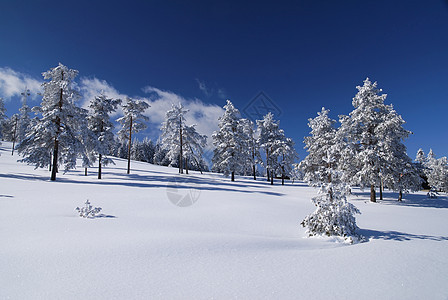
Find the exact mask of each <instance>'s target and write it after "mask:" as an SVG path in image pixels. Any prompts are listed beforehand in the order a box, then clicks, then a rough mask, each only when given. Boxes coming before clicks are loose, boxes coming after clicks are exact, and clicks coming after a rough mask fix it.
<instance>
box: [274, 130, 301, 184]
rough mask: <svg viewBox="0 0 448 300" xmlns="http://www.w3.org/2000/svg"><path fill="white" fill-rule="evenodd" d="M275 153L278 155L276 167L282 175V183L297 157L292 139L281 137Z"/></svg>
mask: <svg viewBox="0 0 448 300" xmlns="http://www.w3.org/2000/svg"><path fill="white" fill-rule="evenodd" d="M275 154H276V155H278V157H279V162H278V169H279V172H280V174H281V175H282V185H284V184H285V177H286V176H288V175H289V174H291V172H292V169H293V164H294V162H295V161H296V159H297V158H298V155H297V152H296V149H294V141H293V140H292V139H290V138H286V137H285V138H284V139H282V140H281V141H280V144H279V146H278V147H277V150H276V153H275Z"/></svg>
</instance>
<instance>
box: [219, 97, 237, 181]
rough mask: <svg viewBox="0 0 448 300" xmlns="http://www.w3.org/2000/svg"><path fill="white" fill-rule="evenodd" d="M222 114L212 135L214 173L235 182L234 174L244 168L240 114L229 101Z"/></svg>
mask: <svg viewBox="0 0 448 300" xmlns="http://www.w3.org/2000/svg"><path fill="white" fill-rule="evenodd" d="M224 110H225V111H224V114H223V115H222V116H221V117H220V118H219V123H218V130H217V131H215V132H214V133H213V134H212V139H213V145H214V146H215V149H214V150H213V158H212V162H213V167H212V170H213V171H215V172H220V173H224V175H226V176H228V175H229V174H230V175H231V181H235V173H239V172H240V171H241V170H242V168H244V156H243V155H241V153H244V150H245V149H244V143H243V137H244V134H243V133H242V131H241V128H242V127H241V126H240V125H239V122H240V117H241V116H240V112H239V110H238V109H236V108H235V106H233V104H232V102H230V100H227V104H226V105H224Z"/></svg>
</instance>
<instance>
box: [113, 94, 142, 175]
mask: <svg viewBox="0 0 448 300" xmlns="http://www.w3.org/2000/svg"><path fill="white" fill-rule="evenodd" d="M148 108H149V105H148V103H146V102H145V101H141V100H134V99H132V98H129V97H126V100H125V104H123V105H122V109H123V114H124V115H123V117H121V118H118V119H117V121H118V122H119V123H120V124H121V125H122V128H121V129H120V131H118V137H119V139H120V141H121V142H122V143H124V142H125V141H127V142H128V154H127V158H128V169H127V173H128V174H129V173H130V172H131V146H132V133H137V132H139V131H141V130H144V129H146V124H145V123H144V121H147V120H149V118H148V117H147V116H145V115H143V113H144V111H145V110H146V109H148Z"/></svg>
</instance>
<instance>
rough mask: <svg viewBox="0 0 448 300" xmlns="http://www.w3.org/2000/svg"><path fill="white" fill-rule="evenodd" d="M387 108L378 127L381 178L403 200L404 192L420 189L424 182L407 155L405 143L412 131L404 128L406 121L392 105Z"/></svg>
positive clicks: (399, 199)
mask: <svg viewBox="0 0 448 300" xmlns="http://www.w3.org/2000/svg"><path fill="white" fill-rule="evenodd" d="M386 109H387V110H388V112H387V115H386V116H385V117H384V120H383V122H382V123H381V124H379V125H378V126H377V128H376V134H377V136H378V137H379V139H378V144H379V149H380V153H379V155H380V156H381V162H382V165H381V168H380V178H381V179H382V182H383V184H384V186H386V187H388V188H390V189H392V190H394V191H397V192H398V193H399V196H398V201H401V200H402V197H403V192H409V191H418V190H419V189H420V187H421V184H422V182H421V179H420V176H419V173H418V169H417V167H416V165H415V164H413V163H412V159H411V158H410V157H409V156H408V155H407V153H406V146H405V145H404V144H403V141H404V139H405V138H407V137H408V136H409V135H410V134H411V132H410V131H408V130H405V129H404V128H403V124H405V121H404V120H403V119H402V118H401V116H400V115H398V114H397V112H396V111H395V110H394V109H393V106H392V105H388V106H386Z"/></svg>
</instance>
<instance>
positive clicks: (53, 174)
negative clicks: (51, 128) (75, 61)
mask: <svg viewBox="0 0 448 300" xmlns="http://www.w3.org/2000/svg"><path fill="white" fill-rule="evenodd" d="M61 79H62V80H64V72H62V73H61ZM63 92H64V91H63V89H62V88H61V94H60V95H59V103H58V106H59V111H61V110H62V95H63ZM60 130H61V119H60V118H59V117H56V136H55V137H54V148H53V169H52V170H51V181H55V180H56V173H57V172H58V152H59V140H58V137H59V133H60Z"/></svg>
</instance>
